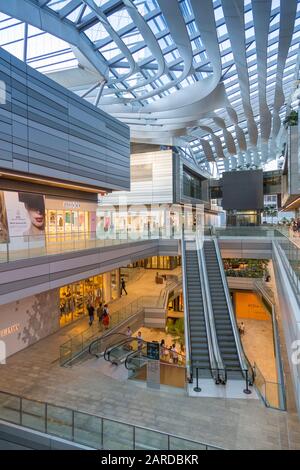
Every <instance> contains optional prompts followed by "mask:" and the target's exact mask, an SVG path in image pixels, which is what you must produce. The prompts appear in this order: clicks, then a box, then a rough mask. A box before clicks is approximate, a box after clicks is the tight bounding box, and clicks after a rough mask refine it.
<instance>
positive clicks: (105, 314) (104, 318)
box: [102, 304, 110, 330]
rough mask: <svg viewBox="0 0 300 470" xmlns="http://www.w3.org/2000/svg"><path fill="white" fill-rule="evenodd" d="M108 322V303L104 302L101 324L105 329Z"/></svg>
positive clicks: (107, 326)
mask: <svg viewBox="0 0 300 470" xmlns="http://www.w3.org/2000/svg"><path fill="white" fill-rule="evenodd" d="M109 323H110V315H109V311H108V305H107V304H105V305H104V308H103V315H102V324H103V326H104V329H105V330H108V328H109Z"/></svg>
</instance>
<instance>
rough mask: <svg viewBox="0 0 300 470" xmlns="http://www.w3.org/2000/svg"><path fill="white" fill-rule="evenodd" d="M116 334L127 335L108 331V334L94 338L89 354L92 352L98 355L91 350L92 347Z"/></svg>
mask: <svg viewBox="0 0 300 470" xmlns="http://www.w3.org/2000/svg"><path fill="white" fill-rule="evenodd" d="M114 335H118V336H126V335H125V333H108V334H107V335H103V336H100V337H99V338H96V339H94V340H93V341H92V342H91V343H90V345H89V354H92V355H93V356H97V357H98V355H97V354H94V353H92V352H91V348H92V347H93V345H94V344H96V343H98V342H101V341H104V340H105V339H107V338H108V337H109V336H114Z"/></svg>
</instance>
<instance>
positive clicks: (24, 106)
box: [0, 49, 130, 190]
mask: <svg viewBox="0 0 300 470" xmlns="http://www.w3.org/2000/svg"><path fill="white" fill-rule="evenodd" d="M0 80H3V81H4V82H5V84H6V91H7V102H6V104H5V105H0V168H1V167H2V168H6V169H7V168H9V169H12V170H16V171H23V172H30V173H33V174H36V175H39V176H42V177H47V176H52V177H54V178H59V179H64V180H67V181H72V182H75V183H76V182H77V183H81V184H86V185H92V186H96V187H99V188H104V189H105V188H107V189H112V190H113V189H118V190H122V189H124V190H128V189H129V188H130V167H129V163H130V141H129V139H130V133H129V127H128V126H126V125H125V124H123V123H121V122H120V121H117V120H116V119H115V118H113V117H111V116H109V115H107V114H106V113H104V112H103V111H101V110H100V109H98V108H95V107H94V106H92V105H91V104H89V103H88V102H86V101H85V100H83V99H81V98H79V97H77V96H76V95H74V94H73V93H71V92H69V91H68V90H66V89H64V88H63V87H62V86H60V85H58V84H57V83H55V82H54V81H52V80H50V79H49V78H47V77H45V76H44V75H42V74H40V73H39V72H37V71H36V70H33V69H31V68H30V67H28V66H26V65H25V64H24V63H23V62H22V61H20V60H18V59H16V58H15V57H13V56H12V55H10V54H9V53H7V52H5V51H3V50H2V49H0Z"/></svg>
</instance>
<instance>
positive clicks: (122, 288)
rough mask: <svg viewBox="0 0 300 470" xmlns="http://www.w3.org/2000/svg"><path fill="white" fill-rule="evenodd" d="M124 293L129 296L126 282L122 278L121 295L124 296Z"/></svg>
mask: <svg viewBox="0 0 300 470" xmlns="http://www.w3.org/2000/svg"><path fill="white" fill-rule="evenodd" d="M123 291H124V292H125V294H126V295H127V290H126V282H125V279H124V278H123V277H122V279H121V295H122V294H123Z"/></svg>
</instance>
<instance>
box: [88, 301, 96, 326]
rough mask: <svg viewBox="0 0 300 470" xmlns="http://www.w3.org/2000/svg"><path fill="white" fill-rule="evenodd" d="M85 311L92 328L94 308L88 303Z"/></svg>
mask: <svg viewBox="0 0 300 470" xmlns="http://www.w3.org/2000/svg"><path fill="white" fill-rule="evenodd" d="M87 311H88V314H89V325H90V326H92V324H93V321H94V314H95V308H94V306H93V304H91V303H88V306H87Z"/></svg>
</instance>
